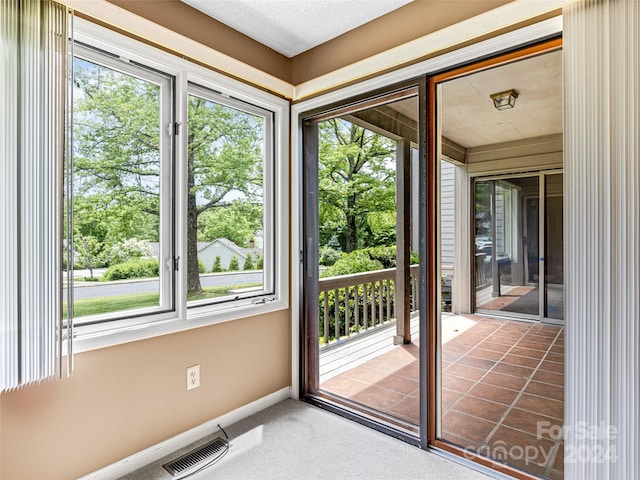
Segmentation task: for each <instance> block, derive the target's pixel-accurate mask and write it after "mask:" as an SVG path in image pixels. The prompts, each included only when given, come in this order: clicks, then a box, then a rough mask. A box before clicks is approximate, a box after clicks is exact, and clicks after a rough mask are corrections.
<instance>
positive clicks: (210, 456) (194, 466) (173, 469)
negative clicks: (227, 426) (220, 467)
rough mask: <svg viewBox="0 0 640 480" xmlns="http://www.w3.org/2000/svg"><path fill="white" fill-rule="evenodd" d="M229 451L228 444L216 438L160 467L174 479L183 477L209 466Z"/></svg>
mask: <svg viewBox="0 0 640 480" xmlns="http://www.w3.org/2000/svg"><path fill="white" fill-rule="evenodd" d="M228 450H229V442H228V441H227V440H225V439H224V438H222V437H217V438H215V439H214V440H212V441H211V442H209V443H206V444H204V445H202V446H201V447H198V448H197V449H196V450H194V451H192V452H189V453H187V454H185V455H182V456H181V457H179V458H177V459H176V460H173V461H172V462H170V463H166V464H164V465H163V466H162V468H164V469H165V470H166V471H167V472H169V473H170V474H171V475H173V476H174V477H185V476H187V475H191V474H193V473H195V472H197V471H198V470H201V469H202V468H204V467H206V466H208V465H211V464H213V463H215V462H216V461H218V460H219V459H220V458H222V456H224V455H225V454H226V453H227V451H228Z"/></svg>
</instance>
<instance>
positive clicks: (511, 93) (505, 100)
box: [490, 89, 518, 110]
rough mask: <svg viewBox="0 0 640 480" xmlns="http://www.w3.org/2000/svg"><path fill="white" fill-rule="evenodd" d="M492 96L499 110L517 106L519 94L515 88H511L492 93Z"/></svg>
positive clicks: (494, 104)
mask: <svg viewBox="0 0 640 480" xmlns="http://www.w3.org/2000/svg"><path fill="white" fill-rule="evenodd" d="M490 97H491V100H492V101H493V106H494V107H496V108H497V109H498V110H506V109H508V108H513V107H514V106H515V104H516V98H518V94H517V93H516V91H515V90H513V89H511V90H507V91H506V92H500V93H494V94H493V95H490Z"/></svg>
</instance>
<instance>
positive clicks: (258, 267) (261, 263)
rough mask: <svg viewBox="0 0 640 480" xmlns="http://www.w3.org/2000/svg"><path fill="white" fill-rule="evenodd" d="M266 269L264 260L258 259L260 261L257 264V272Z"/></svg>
mask: <svg viewBox="0 0 640 480" xmlns="http://www.w3.org/2000/svg"><path fill="white" fill-rule="evenodd" d="M263 268H264V260H263V259H262V256H260V257H258V261H257V262H256V269H257V270H262V269H263Z"/></svg>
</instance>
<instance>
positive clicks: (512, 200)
mask: <svg viewBox="0 0 640 480" xmlns="http://www.w3.org/2000/svg"><path fill="white" fill-rule="evenodd" d="M539 210H540V209H539V178H538V176H533V177H532V176H529V177H520V178H506V179H500V180H481V181H477V182H476V184H475V211H476V215H475V230H474V232H475V242H474V243H475V268H476V309H478V310H489V311H497V312H501V313H503V314H517V315H519V316H523V317H524V318H534V317H538V316H539V267H538V263H539V260H538V258H539V255H538V254H539V241H538V237H539V228H538V225H539Z"/></svg>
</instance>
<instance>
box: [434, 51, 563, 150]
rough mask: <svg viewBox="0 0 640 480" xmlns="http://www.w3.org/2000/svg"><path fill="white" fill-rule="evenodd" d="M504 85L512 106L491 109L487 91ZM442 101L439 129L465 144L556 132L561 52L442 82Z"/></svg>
mask: <svg viewBox="0 0 640 480" xmlns="http://www.w3.org/2000/svg"><path fill="white" fill-rule="evenodd" d="M509 89H514V90H515V91H516V92H517V93H518V98H517V99H516V104H515V107H514V108H512V109H510V110H503V111H498V110H496V109H495V108H494V107H493V104H492V102H491V99H490V98H489V95H491V94H492V93H497V92H502V91H505V90H509ZM442 105H443V108H442V134H443V135H444V136H445V137H447V138H449V139H451V140H453V141H455V142H456V143H459V144H460V145H462V146H463V147H466V148H470V147H477V146H481V145H490V144H495V143H502V142H509V141H513V140H519V139H523V138H533V137H541V136H545V135H552V134H557V133H562V53H561V52H560V51H556V52H553V53H547V54H544V55H539V56H536V57H532V58H528V59H525V60H521V61H517V62H513V63H509V64H507V65H504V66H500V67H496V68H492V69H490V70H485V71H482V72H478V73H474V74H471V75H468V76H466V77H462V78H458V79H456V80H451V81H449V82H446V83H444V84H443V85H442Z"/></svg>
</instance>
